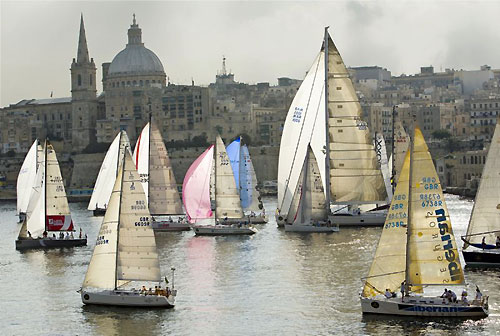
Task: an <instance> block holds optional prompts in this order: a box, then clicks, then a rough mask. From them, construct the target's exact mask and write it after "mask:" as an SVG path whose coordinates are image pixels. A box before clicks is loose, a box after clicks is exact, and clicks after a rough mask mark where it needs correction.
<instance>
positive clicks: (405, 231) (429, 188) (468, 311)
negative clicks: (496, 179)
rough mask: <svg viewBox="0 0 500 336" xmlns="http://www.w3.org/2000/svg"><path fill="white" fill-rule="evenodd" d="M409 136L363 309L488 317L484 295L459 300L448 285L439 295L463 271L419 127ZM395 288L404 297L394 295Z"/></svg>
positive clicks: (454, 285) (459, 280) (457, 282)
mask: <svg viewBox="0 0 500 336" xmlns="http://www.w3.org/2000/svg"><path fill="white" fill-rule="evenodd" d="M412 140H413V141H412V142H411V148H410V151H409V152H408V153H407V154H406V157H405V160H404V164H403V167H402V169H401V174H400V177H399V181H398V184H397V187H396V190H395V193H394V196H393V198H392V203H391V207H390V209H389V212H388V214H387V218H386V220H385V223H384V227H383V229H382V235H381V237H380V241H379V244H378V247H377V251H376V253H375V258H374V259H373V263H372V266H371V268H370V272H369V274H368V277H366V278H365V279H364V288H363V292H362V294H361V309H362V311H363V313H373V314H390V315H407V316H456V317H470V316H477V317H486V316H487V315H488V298H487V297H480V296H477V299H475V300H472V298H470V299H469V300H470V301H469V300H468V299H467V296H463V297H462V299H460V300H457V299H456V294H453V293H452V291H449V292H447V293H446V294H445V293H443V295H441V296H440V294H441V293H442V290H443V289H445V287H447V288H448V289H449V290H450V289H451V288H460V289H463V288H464V287H465V282H464V273H463V268H462V265H461V263H460V258H459V254H458V250H457V244H456V242H455V238H454V235H453V230H452V227H451V221H450V217H449V214H448V209H447V207H446V203H445V200H444V196H443V191H442V189H441V184H440V182H439V178H438V176H437V173H436V169H435V168H434V164H433V162H432V158H431V155H430V153H429V149H428V148H427V145H426V143H425V140H424V137H423V135H422V132H421V131H420V129H419V128H418V127H417V128H415V130H414V135H413V137H412ZM457 285H458V286H457ZM459 286H460V287H459ZM455 290H456V289H455ZM478 290H479V289H478ZM398 291H401V295H402V297H397V296H398V295H397V294H396V293H395V292H398Z"/></svg>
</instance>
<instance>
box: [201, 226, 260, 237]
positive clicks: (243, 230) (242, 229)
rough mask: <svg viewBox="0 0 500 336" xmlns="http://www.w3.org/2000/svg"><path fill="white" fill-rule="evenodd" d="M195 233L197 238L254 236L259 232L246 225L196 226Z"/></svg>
mask: <svg viewBox="0 0 500 336" xmlns="http://www.w3.org/2000/svg"><path fill="white" fill-rule="evenodd" d="M193 230H194V233H195V234H196V235H197V236H230V235H252V234H254V233H257V230H256V229H255V228H253V227H251V226H246V225H241V226H239V225H236V224H234V225H195V226H193Z"/></svg>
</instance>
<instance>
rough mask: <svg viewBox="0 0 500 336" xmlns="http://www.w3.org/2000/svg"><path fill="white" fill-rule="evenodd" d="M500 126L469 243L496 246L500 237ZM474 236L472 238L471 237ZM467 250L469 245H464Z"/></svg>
mask: <svg viewBox="0 0 500 336" xmlns="http://www.w3.org/2000/svg"><path fill="white" fill-rule="evenodd" d="M499 170H500V126H499V124H497V125H496V127H495V133H494V134H493V138H492V139H491V144H490V148H489V150H488V156H487V158H486V164H485V165H484V168H483V174H482V177H481V183H480V185H479V190H478V191H477V195H476V201H475V202H474V208H473V210H472V215H471V218H470V222H469V226H468V228H467V237H466V240H467V241H468V242H469V243H473V244H481V241H482V239H483V237H486V238H485V243H486V244H490V245H494V244H495V242H496V237H497V236H500V173H499ZM471 235H472V236H471ZM464 246H465V248H467V244H465V245H464Z"/></svg>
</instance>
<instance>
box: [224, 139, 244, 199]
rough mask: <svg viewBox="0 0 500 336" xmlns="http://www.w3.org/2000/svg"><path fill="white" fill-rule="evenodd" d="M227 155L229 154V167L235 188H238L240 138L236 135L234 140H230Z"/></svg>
mask: <svg viewBox="0 0 500 336" xmlns="http://www.w3.org/2000/svg"><path fill="white" fill-rule="evenodd" d="M226 151H227V155H228V156H229V161H230V162H231V168H232V169H233V175H234V181H235V183H236V188H237V189H238V190H239V189H240V169H239V167H240V152H241V138H240V137H238V138H237V139H236V140H234V141H233V142H231V143H230V144H229V145H228V146H227V148H226Z"/></svg>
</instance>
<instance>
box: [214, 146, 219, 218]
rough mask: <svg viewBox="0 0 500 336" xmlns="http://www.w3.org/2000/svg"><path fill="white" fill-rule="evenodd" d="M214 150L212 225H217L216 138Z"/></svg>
mask: <svg viewBox="0 0 500 336" xmlns="http://www.w3.org/2000/svg"><path fill="white" fill-rule="evenodd" d="M214 147H215V150H214V166H215V172H214V174H215V176H214V201H215V210H214V223H215V225H217V150H218V149H217V136H216V137H215V145H214Z"/></svg>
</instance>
